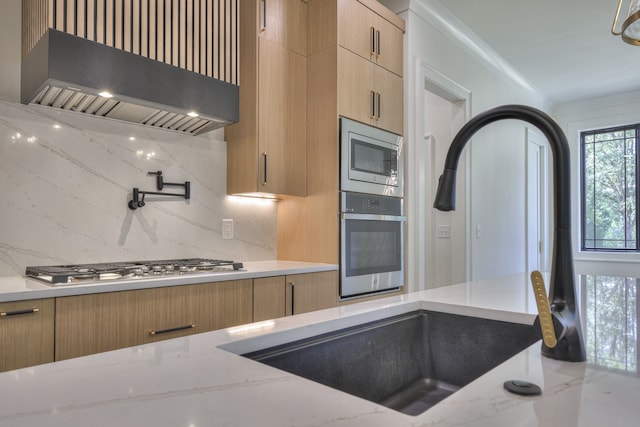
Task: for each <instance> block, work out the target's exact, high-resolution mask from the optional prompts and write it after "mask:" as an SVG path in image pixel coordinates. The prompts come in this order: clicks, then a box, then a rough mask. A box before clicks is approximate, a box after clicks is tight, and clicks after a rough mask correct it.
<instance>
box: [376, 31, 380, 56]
mask: <svg viewBox="0 0 640 427" xmlns="http://www.w3.org/2000/svg"><path fill="white" fill-rule="evenodd" d="M379 56H380V30H376V58H378V57H379Z"/></svg>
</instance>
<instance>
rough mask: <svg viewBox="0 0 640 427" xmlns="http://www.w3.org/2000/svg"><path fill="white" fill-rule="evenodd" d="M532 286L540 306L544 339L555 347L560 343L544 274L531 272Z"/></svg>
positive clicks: (547, 343) (549, 346)
mask: <svg viewBox="0 0 640 427" xmlns="http://www.w3.org/2000/svg"><path fill="white" fill-rule="evenodd" d="M531 286H533V295H534V297H535V299H536V305H537V306H538V318H539V319H540V329H541V330H542V340H543V341H544V345H546V346H547V347H548V348H554V347H555V346H556V344H558V339H557V338H556V331H555V328H554V325H553V318H552V317H551V309H550V308H549V299H548V298H547V289H546V288H545V286H544V279H543V278H542V274H541V273H540V272H539V271H537V270H535V271H532V272H531Z"/></svg>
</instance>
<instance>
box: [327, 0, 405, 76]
mask: <svg viewBox="0 0 640 427" xmlns="http://www.w3.org/2000/svg"><path fill="white" fill-rule="evenodd" d="M402 34H403V31H402V29H400V28H398V27H397V26H395V25H394V24H392V23H391V22H389V21H387V20H386V19H385V18H383V17H381V16H380V15H378V14H377V13H375V12H374V11H372V10H371V9H369V8H368V7H366V6H365V5H364V4H362V3H360V2H359V1H353V0H340V1H339V2H338V44H339V45H340V46H342V47H344V48H346V49H349V50H350V51H352V52H353V53H356V54H358V55H360V56H361V57H363V58H367V59H369V60H370V61H372V62H374V63H376V64H377V65H379V66H381V67H383V68H385V69H386V70H388V71H391V72H392V73H394V74H396V75H398V76H400V77H402Z"/></svg>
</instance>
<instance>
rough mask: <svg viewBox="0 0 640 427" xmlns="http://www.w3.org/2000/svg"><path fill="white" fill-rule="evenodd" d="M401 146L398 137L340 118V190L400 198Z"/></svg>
mask: <svg viewBox="0 0 640 427" xmlns="http://www.w3.org/2000/svg"><path fill="white" fill-rule="evenodd" d="M402 145H403V139H402V137H401V136H399V135H396V134H394V133H391V132H387V131H385V130H382V129H379V128H376V127H373V126H370V125H366V124H363V123H359V122H354V121H353V120H349V119H346V118H344V117H343V118H340V189H341V190H342V191H356V192H359V193H369V194H380V195H384V196H392V197H402V196H403V190H402V184H403V178H402V177H403V169H404V165H403V156H402Z"/></svg>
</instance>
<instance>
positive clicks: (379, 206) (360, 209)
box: [340, 191, 402, 215]
mask: <svg viewBox="0 0 640 427" xmlns="http://www.w3.org/2000/svg"><path fill="white" fill-rule="evenodd" d="M340 195H341V200H340V210H341V212H342V213H357V214H370V215H402V198H399V197H389V196H378V195H375V194H365V193H352V192H347V191H343V192H342V193H341V194H340Z"/></svg>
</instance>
